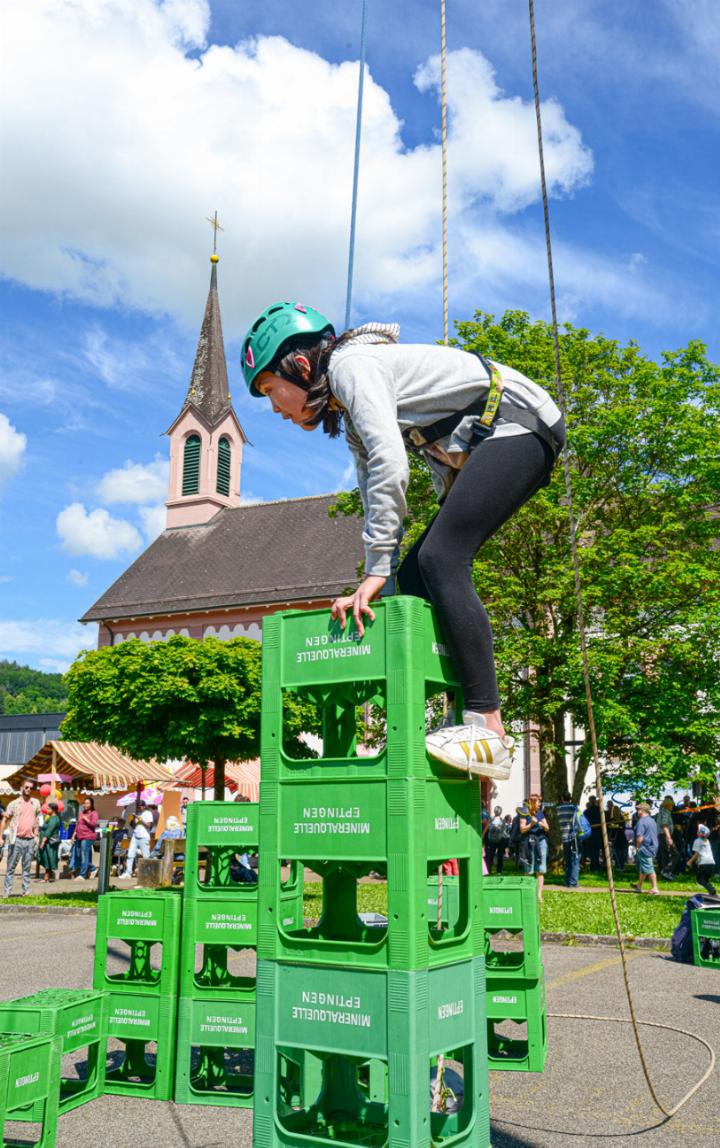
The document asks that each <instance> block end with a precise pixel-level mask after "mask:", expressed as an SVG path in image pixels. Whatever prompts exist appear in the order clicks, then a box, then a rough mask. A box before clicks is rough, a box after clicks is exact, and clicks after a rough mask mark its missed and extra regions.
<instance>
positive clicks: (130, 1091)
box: [104, 992, 178, 1100]
mask: <svg viewBox="0 0 720 1148" xmlns="http://www.w3.org/2000/svg"><path fill="white" fill-rule="evenodd" d="M177 1004H178V999H177V997H176V996H174V995H172V996H148V995H147V994H145V995H142V994H136V993H129V992H128V993H110V995H109V1000H108V1009H107V1021H106V1031H105V1034H104V1035H105V1040H104V1051H105V1054H106V1056H107V1064H106V1074H105V1091H106V1092H108V1093H112V1094H113V1095H121V1096H145V1097H146V1098H148V1099H152V1100H172V1095H173V1080H174V1076H175V1053H176V1026H177ZM110 1039H114V1040H119V1041H121V1042H122V1045H123V1049H122V1052H123V1053H124V1058H123V1060H122V1061H121V1063H120V1064H116V1063H115V1053H114V1051H113V1050H108V1046H107V1042H108V1040H110ZM152 1043H154V1044H155V1045H156V1046H157V1047H156V1052H155V1053H152V1052H149V1051H148V1048H147V1046H148V1045H149V1044H152Z"/></svg>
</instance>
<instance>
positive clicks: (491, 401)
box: [403, 351, 565, 459]
mask: <svg viewBox="0 0 720 1148" xmlns="http://www.w3.org/2000/svg"><path fill="white" fill-rule="evenodd" d="M470 354H472V355H475V356H476V357H477V358H478V359H479V360H480V362H481V363H482V365H483V367H484V368H485V371H486V372H487V376H488V383H487V384H483V385H481V386H480V388H479V389H478V392H477V395H476V396H475V398H474V399H473V401H472V402H471V403H469V404H468V405H467V406H466V407H463V409H462V410H460V411H454V412H453V413H452V414H451V415H446V417H445V418H442V419H438V420H437V422H434V423H429V424H428V425H427V426H421V427H409V428H408V429H407V430H406V431H403V438H404V439H405V443H406V445H407V446H409V447H410V449H413V448H415V449H416V450H422V449H424V448H425V447H428V446H431V445H432V443H434V442H437V440H438V439H440V438H445V437H446V436H447V435H449V434H452V432H453V431H454V430H455V428H456V427H457V426H459V424H460V423H461V422H462V421H463V419H465V418H467V417H468V415H479V416H480V417H479V419H478V422H477V424H476V427H475V430H474V432H473V440H472V442H471V444H470V445H471V447H472V446H475V445H477V443H478V442H482V441H483V440H484V439H486V438H488V437H489V436H490V435H491V434H492V432H493V430H494V427H495V421H496V419H498V418H502V419H506V420H507V421H508V422H513V423H517V424H518V425H519V426H522V427H525V428H526V430H529V431H532V432H533V434H536V435H538V436H539V437H540V438H541V439H542V440H543V442H544V443H546V444H547V446H549V448H550V450H551V451H552V456H553V459H556V458H557V457H558V455H559V454H560V451H561V450H562V449H563V446H564V445H565V435H564V433H563V431H562V430H561V425H562V424H561V423H560V424H558V423H556V424H555V426H554V427H549V426H548V425H547V424H546V423H544V422H543V421H542V419H539V418H538V417H537V415H536V414H535V413H534V412H533V411H529V410H528V409H527V407H523V406H521V405H520V404H519V403H517V402H515V400H514V399H512V398H510V396H509V395H506V394H505V393H504V383H503V378H502V375H501V373H500V370H499V368H498V367H497V366H496V365H495V363H491V362H490V361H489V359H486V358H484V356H483V355H481V354H480V353H479V352H478V351H471V352H470Z"/></svg>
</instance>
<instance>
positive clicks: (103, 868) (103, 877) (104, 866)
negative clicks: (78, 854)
mask: <svg viewBox="0 0 720 1148" xmlns="http://www.w3.org/2000/svg"><path fill="white" fill-rule="evenodd" d="M111 861H112V833H111V831H110V830H109V829H103V830H101V837H100V860H99V863H98V896H99V897H101V896H102V894H103V893H107V891H108V889H109V888H110V862H111Z"/></svg>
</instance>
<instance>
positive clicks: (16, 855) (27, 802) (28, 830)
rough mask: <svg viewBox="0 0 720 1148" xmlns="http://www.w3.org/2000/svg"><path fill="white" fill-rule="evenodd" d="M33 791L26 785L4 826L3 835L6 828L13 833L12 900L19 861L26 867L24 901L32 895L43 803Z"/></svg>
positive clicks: (8, 887)
mask: <svg viewBox="0 0 720 1148" xmlns="http://www.w3.org/2000/svg"><path fill="white" fill-rule="evenodd" d="M32 788H33V787H32V782H31V781H24V782H23V784H22V788H21V790H20V796H19V797H17V798H16V799H15V801H11V802H10V804H9V805H8V807H7V812H6V814H5V816H4V818H3V819H2V824H0V833H2V831H3V830H4V829H6V828H7V829H9V831H10V850H9V852H8V860H7V870H6V872H5V896H6V897H9V896H10V894H11V892H12V884H13V877H14V875H15V870H16V868H17V864H18V861H19V862H20V863H21V866H22V895H23V897H27V895H28V893H29V892H30V866H31V865H32V859H33V857H34V856H35V850H36V848H37V841H38V832H39V829H40V823H39V820H38V818H39V814H40V802H39V801H38V799H37V798H36V797H33V796H32Z"/></svg>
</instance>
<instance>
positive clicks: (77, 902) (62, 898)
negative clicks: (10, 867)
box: [0, 889, 98, 909]
mask: <svg viewBox="0 0 720 1148" xmlns="http://www.w3.org/2000/svg"><path fill="white" fill-rule="evenodd" d="M97 899H98V895H97V889H78V890H77V891H73V892H72V893H39V894H38V895H37V896H35V895H34V894H31V895H30V896H28V897H0V905H13V906H17V908H19V909H22V908H23V907H24V906H25V905H63V906H65V907H67V908H71V909H94V908H96V906H97Z"/></svg>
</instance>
